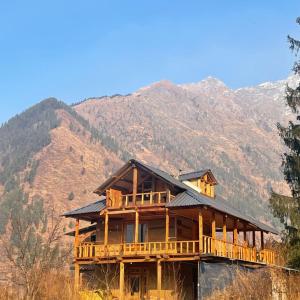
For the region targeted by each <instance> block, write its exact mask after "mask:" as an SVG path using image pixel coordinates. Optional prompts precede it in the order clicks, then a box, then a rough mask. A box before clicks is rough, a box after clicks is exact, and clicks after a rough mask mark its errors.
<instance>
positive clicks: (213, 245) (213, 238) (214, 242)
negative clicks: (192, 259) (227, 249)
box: [211, 212, 216, 253]
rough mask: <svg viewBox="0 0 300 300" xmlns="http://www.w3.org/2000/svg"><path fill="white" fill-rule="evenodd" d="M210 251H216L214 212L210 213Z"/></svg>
mask: <svg viewBox="0 0 300 300" xmlns="http://www.w3.org/2000/svg"><path fill="white" fill-rule="evenodd" d="M211 237H212V241H211V251H212V253H215V251H216V213H215V212H213V213H212V220H211Z"/></svg>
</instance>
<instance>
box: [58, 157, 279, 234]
mask: <svg viewBox="0 0 300 300" xmlns="http://www.w3.org/2000/svg"><path fill="white" fill-rule="evenodd" d="M131 165H136V166H137V167H140V168H142V169H145V170H147V171H148V172H151V173H153V174H154V175H156V176H158V177H160V178H161V179H163V180H165V181H167V182H168V183H170V184H172V185H173V186H175V187H177V188H179V190H181V191H182V192H181V193H179V194H177V195H176V197H175V198H174V199H173V200H172V201H171V202H169V203H168V204H167V205H166V206H167V207H170V208H171V207H174V208H175V207H189V206H190V207H193V206H194V207H196V206H207V207H211V208H213V209H215V210H218V211H220V212H224V213H226V214H228V215H231V216H235V217H237V218H239V219H241V220H244V221H247V222H249V223H251V224H253V225H255V226H257V227H258V228H260V229H261V230H264V231H268V232H272V233H274V234H279V232H278V231H277V230H276V229H274V228H272V227H271V226H268V225H266V224H264V223H261V222H259V221H257V220H255V219H254V218H252V217H250V216H247V215H245V214H243V213H242V212H240V211H238V210H237V209H235V208H233V207H231V206H230V205H229V204H228V202H227V201H226V200H224V199H223V198H221V197H220V196H217V197H215V198H210V197H208V196H205V195H204V194H200V193H198V192H196V191H195V190H194V189H192V188H191V187H189V186H187V185H186V184H184V183H183V182H181V181H180V180H179V179H177V178H175V177H174V176H171V175H170V174H168V173H167V172H165V171H162V170H160V169H157V168H155V167H152V166H149V165H146V164H144V163H142V162H140V161H138V160H135V159H131V160H129V161H128V162H127V163H126V164H125V165H124V166H123V167H122V168H121V169H119V170H118V171H117V172H116V173H115V174H114V175H113V176H111V177H110V178H109V179H108V180H106V181H105V182H104V183H103V184H102V185H101V186H100V187H99V188H98V189H97V190H96V191H95V192H96V193H99V192H100V191H101V190H102V189H105V188H106V186H109V185H110V184H111V183H112V182H113V181H114V179H115V178H116V177H118V176H120V175H119V174H121V173H122V172H124V171H125V170H126V169H128V168H129V167H130V166H131ZM203 171H204V170H203ZM105 207H106V202H105V199H103V198H102V199H100V200H98V201H96V202H94V203H91V204H89V205H87V206H83V207H81V208H78V209H75V210H73V211H70V212H66V213H65V214H64V216H65V217H75V216H77V215H81V214H89V213H100V211H101V210H103V209H104V208H105Z"/></svg>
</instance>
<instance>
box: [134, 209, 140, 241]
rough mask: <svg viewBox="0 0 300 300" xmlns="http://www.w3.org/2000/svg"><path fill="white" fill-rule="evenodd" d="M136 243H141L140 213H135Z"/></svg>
mask: <svg viewBox="0 0 300 300" xmlns="http://www.w3.org/2000/svg"><path fill="white" fill-rule="evenodd" d="M134 242H135V243H138V242H139V213H138V211H136V212H135V232H134Z"/></svg>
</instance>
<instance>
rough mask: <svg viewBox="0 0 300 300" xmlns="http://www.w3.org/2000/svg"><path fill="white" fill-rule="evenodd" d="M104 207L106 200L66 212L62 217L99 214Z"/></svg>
mask: <svg viewBox="0 0 300 300" xmlns="http://www.w3.org/2000/svg"><path fill="white" fill-rule="evenodd" d="M105 207H106V199H105V198H102V199H101V200H98V201H96V202H93V203H90V204H88V205H86V206H83V207H80V208H77V209H74V210H71V211H68V212H66V213H64V214H63V216H64V217H74V216H77V215H81V214H89V213H99V212H100V211H101V210H103V209H104V208H105Z"/></svg>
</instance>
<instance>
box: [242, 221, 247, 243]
mask: <svg viewBox="0 0 300 300" xmlns="http://www.w3.org/2000/svg"><path fill="white" fill-rule="evenodd" d="M243 234H244V242H247V224H246V223H244V231H243Z"/></svg>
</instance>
